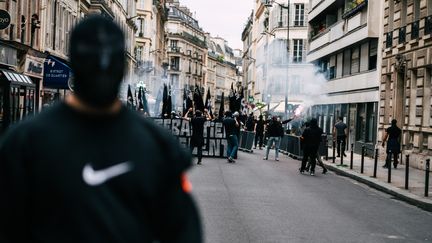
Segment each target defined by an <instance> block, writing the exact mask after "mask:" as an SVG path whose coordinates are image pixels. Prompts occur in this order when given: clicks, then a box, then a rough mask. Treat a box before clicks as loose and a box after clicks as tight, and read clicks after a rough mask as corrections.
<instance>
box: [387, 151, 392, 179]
mask: <svg viewBox="0 0 432 243" xmlns="http://www.w3.org/2000/svg"><path fill="white" fill-rule="evenodd" d="M389 155H390V156H389ZM392 155H393V154H392V151H391V150H389V153H387V158H386V164H387V170H388V172H387V182H388V183H391V157H392Z"/></svg>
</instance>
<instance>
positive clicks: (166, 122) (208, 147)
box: [153, 118, 227, 158]
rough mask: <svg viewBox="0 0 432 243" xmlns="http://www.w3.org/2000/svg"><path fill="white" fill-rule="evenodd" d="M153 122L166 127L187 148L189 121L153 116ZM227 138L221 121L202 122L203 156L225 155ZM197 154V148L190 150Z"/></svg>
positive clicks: (189, 135)
mask: <svg viewBox="0 0 432 243" xmlns="http://www.w3.org/2000/svg"><path fill="white" fill-rule="evenodd" d="M153 120H154V122H155V123H156V124H158V125H160V126H162V127H163V128H165V129H167V130H168V131H170V132H171V134H172V135H174V136H175V137H176V138H177V139H178V141H179V142H180V144H181V145H182V146H184V147H185V148H189V141H190V138H191V136H192V126H191V125H190V122H189V121H186V120H183V119H162V118H154V119H153ZM226 150H227V140H226V137H225V129H224V127H223V124H222V122H213V121H207V122H206V123H204V146H203V156H205V157H218V158H221V157H226ZM192 154H194V155H196V154H197V149H196V148H195V149H194V151H192Z"/></svg>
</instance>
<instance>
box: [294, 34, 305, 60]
mask: <svg viewBox="0 0 432 243" xmlns="http://www.w3.org/2000/svg"><path fill="white" fill-rule="evenodd" d="M293 62H294V63H300V62H303V40H301V39H295V40H294V60H293Z"/></svg>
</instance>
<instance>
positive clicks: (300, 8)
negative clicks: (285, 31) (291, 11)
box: [294, 4, 305, 26]
mask: <svg viewBox="0 0 432 243" xmlns="http://www.w3.org/2000/svg"><path fill="white" fill-rule="evenodd" d="M304 10H305V8H304V4H296V5H295V18H294V26H304V20H305V15H304V12H305V11H304Z"/></svg>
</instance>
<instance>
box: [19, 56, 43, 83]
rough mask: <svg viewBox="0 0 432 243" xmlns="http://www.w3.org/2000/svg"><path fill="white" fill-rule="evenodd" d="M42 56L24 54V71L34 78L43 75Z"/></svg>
mask: <svg viewBox="0 0 432 243" xmlns="http://www.w3.org/2000/svg"><path fill="white" fill-rule="evenodd" d="M43 67H44V58H39V57H34V56H29V55H27V56H26V61H25V65H24V73H25V74H27V75H29V76H33V77H36V78H42V77H43Z"/></svg>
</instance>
